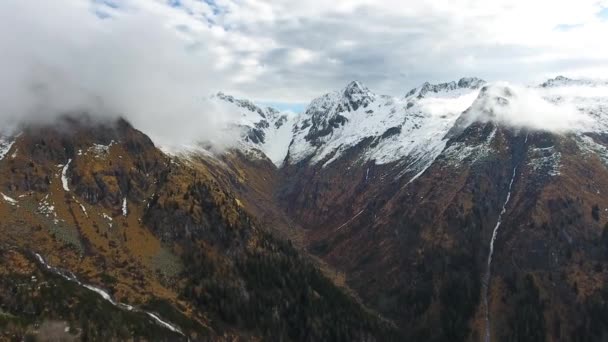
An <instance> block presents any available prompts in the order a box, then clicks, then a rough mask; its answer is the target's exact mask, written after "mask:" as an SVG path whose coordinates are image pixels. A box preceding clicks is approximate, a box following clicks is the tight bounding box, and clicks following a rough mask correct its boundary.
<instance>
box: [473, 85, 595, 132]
mask: <svg viewBox="0 0 608 342" xmlns="http://www.w3.org/2000/svg"><path fill="white" fill-rule="evenodd" d="M556 92H559V93H561V94H563V95H564V96H568V97H573V96H576V94H574V93H572V89H571V88H569V87H568V88H562V89H561V90H560V91H556ZM549 94H550V93H547V92H545V91H544V90H537V89H532V88H525V87H521V86H515V85H512V84H508V83H503V82H500V83H495V84H491V85H489V86H487V87H484V89H483V90H482V92H481V93H480V95H479V97H478V98H477V99H476V100H475V102H474V103H473V105H472V106H471V108H470V109H469V111H468V113H467V116H466V118H467V119H468V120H469V122H473V121H481V122H486V121H493V122H498V123H502V124H506V125H509V126H512V127H516V128H517V127H520V128H522V127H525V128H529V129H534V130H545V131H552V132H569V131H582V132H586V131H593V128H594V127H593V124H594V121H593V120H592V118H591V117H590V116H588V115H587V114H585V113H584V112H582V111H579V110H578V109H577V108H576V106H575V105H574V103H573V102H571V101H560V102H559V103H554V102H551V101H549V100H547V99H546V97H547V96H548V95H549Z"/></svg>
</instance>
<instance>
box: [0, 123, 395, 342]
mask: <svg viewBox="0 0 608 342" xmlns="http://www.w3.org/2000/svg"><path fill="white" fill-rule="evenodd" d="M3 146H4V147H3V151H4V150H6V151H4V152H3V155H2V159H1V160H0V174H1V175H2V178H1V179H2V183H1V184H0V193H1V194H2V198H0V214H1V215H2V222H0V230H1V231H2V238H1V240H0V245H1V246H2V253H5V254H6V255H10V258H9V257H7V258H3V260H2V264H1V266H2V272H4V273H3V274H5V275H6V278H4V277H3V279H10V281H7V282H3V283H2V284H0V285H1V286H3V288H4V289H6V290H7V291H15V289H16V287H15V286H18V285H19V284H21V283H23V282H27V281H26V279H28V278H29V277H32V276H33V277H35V278H36V279H37V281H36V282H30V283H28V286H29V287H32V286H33V287H36V286H38V285H37V284H38V283H39V282H44V283H45V284H47V285H45V286H50V287H51V288H52V289H60V290H53V291H55V292H52V291H51V292H48V291H47V292H44V291H43V292H42V293H38V292H36V291H33V292H27V291H26V292H23V291H19V293H20V296H19V297H17V298H11V297H7V296H0V310H2V311H0V313H1V315H0V318H1V319H0V324H2V327H3V330H5V331H7V334H8V335H7V336H26V335H36V334H39V333H41V332H40V331H37V330H36V329H35V326H37V324H39V323H41V322H46V323H44V324H47V325H50V326H51V329H54V328H57V326H61V327H63V326H67V327H69V329H68V330H69V333H67V334H66V335H65V336H64V337H65V338H84V337H86V338H99V339H128V338H150V339H160V340H181V339H183V340H185V339H188V338H189V339H194V340H208V339H212V340H235V339H253V340H263V339H267V338H270V337H272V338H275V337H278V338H280V339H285V340H326V339H337V340H384V339H392V338H395V336H396V335H394V332H395V329H394V328H393V327H392V326H391V324H390V323H386V322H384V321H383V320H381V319H380V318H379V317H378V316H377V315H375V314H373V313H370V312H368V311H366V310H365V309H364V308H363V307H362V306H360V305H359V304H358V303H356V302H355V301H354V299H352V298H351V297H350V296H349V295H346V294H345V293H344V292H343V291H341V290H340V289H338V288H337V287H336V286H335V285H334V284H333V283H332V282H331V281H329V280H328V279H327V278H325V277H324V276H323V275H322V274H321V273H320V272H319V271H318V269H317V267H316V266H315V265H314V264H313V263H312V262H311V261H309V259H308V258H306V257H303V256H302V255H301V254H300V253H299V252H298V251H297V250H296V249H295V248H294V247H293V246H292V245H291V244H290V243H289V242H287V241H286V240H282V239H278V238H275V237H273V236H272V235H271V234H270V233H268V231H272V229H270V228H269V229H262V228H261V225H260V223H258V220H256V219H255V218H253V217H252V216H251V215H250V214H249V212H248V211H247V210H246V209H245V208H244V207H243V202H244V200H241V199H239V196H240V193H239V189H238V187H237V186H236V185H237V184H238V182H239V180H238V179H237V178H238V177H239V176H238V175H237V173H231V172H230V171H229V168H228V167H227V165H226V162H229V160H228V158H226V160H225V161H221V160H218V159H213V160H212V159H196V158H195V157H189V156H185V155H184V156H181V157H170V156H167V155H165V154H164V153H162V152H161V151H160V150H158V149H157V148H156V147H155V146H154V144H153V143H152V141H151V140H150V139H149V138H148V137H146V136H145V135H144V134H143V133H141V132H139V131H137V130H135V129H134V128H133V127H131V126H130V125H129V124H128V123H127V122H126V121H124V120H117V121H108V122H97V121H93V120H92V119H90V118H87V117H67V118H64V119H62V120H61V121H60V122H57V123H55V124H52V125H44V126H31V125H29V126H25V127H24V128H23V130H22V132H21V133H20V134H17V135H15V136H14V137H10V138H3ZM234 162H236V159H234ZM270 165H272V164H270ZM272 167H273V168H274V166H272ZM222 170H224V171H222ZM235 170H236V169H235ZM271 170H274V169H271ZM241 176H242V175H241ZM233 177H237V178H233ZM240 181H242V180H240ZM260 186H264V184H263V182H260ZM251 196H253V197H252V198H254V197H255V194H253V195H251ZM19 286H20V285H19ZM45 288H46V287H45ZM53 293H54V294H53ZM53 295H54V296H56V297H57V298H56V300H57V301H55V300H49V296H53ZM28 302H33V303H35V304H34V307H33V309H32V310H33V311H27V312H24V311H22V310H20V309H19V308H20V307H23V306H24V305H26V304H27V303H28ZM62 302H70V303H73V304H72V306H74V307H75V308H76V309H75V310H74V311H70V310H68V309H67V307H65V306H61V305H59V304H57V303H62ZM100 303H104V304H100ZM81 316H82V317H86V318H87V319H92V320H95V317H99V318H100V320H99V321H93V322H91V323H87V324H85V323H83V321H82V319H81ZM107 316H116V317H122V319H120V320H117V319H116V320H109V319H104V318H103V317H107ZM53 327H54V328H53ZM55 330H56V329H55Z"/></svg>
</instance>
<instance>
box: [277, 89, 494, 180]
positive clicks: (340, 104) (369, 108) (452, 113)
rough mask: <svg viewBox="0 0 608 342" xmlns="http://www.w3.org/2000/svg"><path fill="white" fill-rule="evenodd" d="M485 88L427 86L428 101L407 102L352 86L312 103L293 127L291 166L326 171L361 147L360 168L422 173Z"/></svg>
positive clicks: (407, 99) (414, 100)
mask: <svg viewBox="0 0 608 342" xmlns="http://www.w3.org/2000/svg"><path fill="white" fill-rule="evenodd" d="M481 82H483V81H481V80H478V79H472V78H469V79H463V80H461V81H458V82H450V83H445V84H442V85H437V86H435V88H433V86H431V85H430V84H426V85H424V86H423V87H422V88H424V89H425V90H424V93H425V95H424V96H420V97H417V96H414V97H409V98H394V97H391V96H379V95H376V94H374V93H372V92H371V91H369V89H367V88H366V87H365V86H363V85H361V84H360V83H359V82H352V83H350V84H349V85H348V86H347V87H346V88H344V89H342V90H341V91H336V92H332V93H328V94H325V95H323V96H321V97H319V98H317V99H315V100H313V101H312V102H311V104H310V105H309V106H308V108H307V110H306V112H305V113H304V115H302V116H301V117H300V118H299V120H298V122H297V123H296V125H295V127H294V139H293V142H292V144H291V146H290V149H289V155H288V160H287V161H288V162H289V163H290V164H294V163H298V162H301V161H305V160H307V161H308V162H309V163H312V164H317V163H322V165H324V166H325V165H329V164H330V163H331V162H333V161H334V160H337V159H339V158H340V157H341V156H342V155H344V153H345V152H346V151H347V150H349V149H351V148H353V147H355V146H358V147H359V148H363V150H362V151H360V152H359V153H358V155H359V158H360V161H362V162H365V161H366V160H373V161H374V162H375V163H376V164H385V163H390V162H395V161H401V162H402V163H403V165H402V166H403V169H404V170H405V172H419V171H420V170H421V169H423V168H424V167H426V166H427V165H429V163H430V162H432V160H433V159H434V157H435V156H436V155H438V154H439V153H440V152H441V150H442V149H443V146H444V145H445V142H444V141H443V138H444V136H445V134H446V133H447V131H448V130H449V129H450V128H451V127H452V125H453V124H454V122H455V120H456V119H457V118H458V116H459V115H460V113H462V112H463V111H464V110H465V109H466V108H468V107H469V106H470V104H471V103H472V102H473V100H474V99H475V97H476V96H477V92H478V91H479V89H478V88H479V84H480V83H481ZM422 88H421V89H422ZM419 90H420V89H418V92H419Z"/></svg>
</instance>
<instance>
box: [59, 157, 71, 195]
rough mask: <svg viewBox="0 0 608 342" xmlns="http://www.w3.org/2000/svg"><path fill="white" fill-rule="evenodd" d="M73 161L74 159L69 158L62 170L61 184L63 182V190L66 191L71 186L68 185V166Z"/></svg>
mask: <svg viewBox="0 0 608 342" xmlns="http://www.w3.org/2000/svg"><path fill="white" fill-rule="evenodd" d="M71 162H72V159H69V160H68V162H67V163H66V164H65V165H64V166H63V170H61V184H63V190H65V191H70V188H69V186H68V184H69V182H68V176H67V174H68V167H69V166H70V163H71Z"/></svg>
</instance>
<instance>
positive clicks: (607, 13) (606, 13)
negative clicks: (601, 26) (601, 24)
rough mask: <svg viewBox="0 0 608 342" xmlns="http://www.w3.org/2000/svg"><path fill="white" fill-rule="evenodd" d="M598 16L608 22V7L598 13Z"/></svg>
mask: <svg viewBox="0 0 608 342" xmlns="http://www.w3.org/2000/svg"><path fill="white" fill-rule="evenodd" d="M597 16H598V17H600V19H602V20H608V7H604V8H602V9H601V10H600V11H599V12H597Z"/></svg>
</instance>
